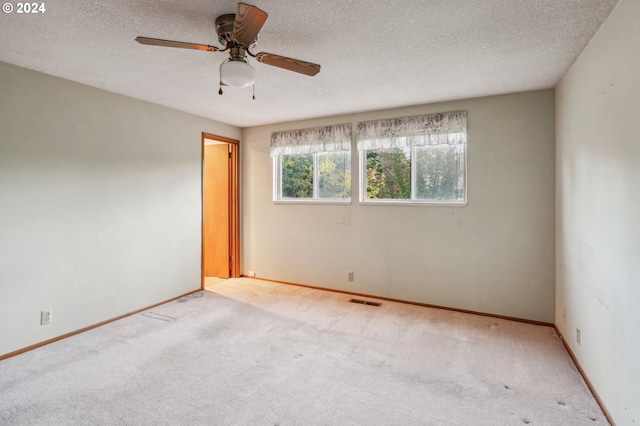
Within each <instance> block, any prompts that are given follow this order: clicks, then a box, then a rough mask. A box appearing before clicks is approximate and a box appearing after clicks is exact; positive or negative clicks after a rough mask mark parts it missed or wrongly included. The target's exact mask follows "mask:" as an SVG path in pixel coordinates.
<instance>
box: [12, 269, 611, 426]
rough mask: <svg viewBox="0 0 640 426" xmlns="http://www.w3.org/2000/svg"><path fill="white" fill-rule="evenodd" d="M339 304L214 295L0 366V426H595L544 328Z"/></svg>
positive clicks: (321, 299) (250, 286) (258, 288)
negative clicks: (542, 425) (472, 425)
mask: <svg viewBox="0 0 640 426" xmlns="http://www.w3.org/2000/svg"><path fill="white" fill-rule="evenodd" d="M200 295H201V296H200ZM198 296H200V297H198ZM349 299H351V297H350V296H347V295H343V294H339V293H332V292H324V291H319V290H313V289H308V288H302V287H294V286H287V285H282V284H275V283H269V282H264V281H259V280H252V279H229V280H224V281H220V282H217V283H214V284H212V285H211V286H208V287H207V290H206V291H204V292H202V293H196V294H195V295H194V296H193V297H188V298H184V299H183V300H182V301H174V302H171V303H168V304H165V305H162V306H159V307H156V308H153V309H151V310H149V311H146V312H143V313H141V314H138V315H134V316H131V317H127V318H125V319H122V320H120V321H116V322H113V323H110V324H108V325H106V326H103V327H100V328H97V329H94V330H91V331H89V332H86V333H82V334H80V335H77V336H74V337H71V338H68V339H65V340H62V341H59V342H56V343H53V344H51V345H48V346H45V347H42V348H39V349H36V350H34V351H31V352H28V353H25V354H22V355H19V356H16V357H13V358H10V359H7V360H4V361H1V362H0V424H2V425H5V424H6V425H71V424H74V425H112V424H113V425H270V426H273V425H280V426H284V425H469V424H475V425H523V424H532V425H534V424H536V425H541V424H547V425H602V424H607V422H606V420H605V417H604V415H603V413H602V411H601V410H600V408H599V407H598V405H597V403H596V402H595V400H594V398H593V396H592V395H591V394H590V392H589V390H588V388H587V387H586V385H585V383H584V381H583V380H582V378H581V376H580V375H579V373H578V372H577V370H576V368H575V366H574V365H573V363H572V361H571V359H570V358H569V355H568V354H567V353H566V351H565V349H564V347H563V346H562V343H561V342H560V339H559V338H558V336H557V335H556V333H555V331H554V329H553V328H550V327H542V326H535V325H529V324H523V323H517V322H512V321H506V320H501V319H495V318H489V317H482V316H475V315H470V314H463V313H456V312H449V311H444V310H438V309H429V308H422V307H417V306H412V305H406V304H400V303H393V302H387V301H382V306H380V307H373V306H367V305H361V304H354V303H349V302H348V300H349ZM367 300H372V299H367Z"/></svg>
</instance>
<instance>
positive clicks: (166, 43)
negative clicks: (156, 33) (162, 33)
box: [136, 37, 220, 52]
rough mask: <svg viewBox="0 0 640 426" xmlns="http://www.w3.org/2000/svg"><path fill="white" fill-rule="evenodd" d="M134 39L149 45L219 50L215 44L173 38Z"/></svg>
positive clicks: (210, 50)
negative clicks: (209, 44) (188, 41)
mask: <svg viewBox="0 0 640 426" xmlns="http://www.w3.org/2000/svg"><path fill="white" fill-rule="evenodd" d="M136 41H137V42H138V43H140V44H148V45H150V46H164V47H179V48H181V49H195V50H207V51H209V52H217V51H218V50H220V49H218V48H217V47H215V46H208V45H206V44H196V43H185V42H183V41H173V40H161V39H159V38H149V37H136Z"/></svg>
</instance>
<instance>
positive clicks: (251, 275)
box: [247, 271, 256, 277]
mask: <svg viewBox="0 0 640 426" xmlns="http://www.w3.org/2000/svg"><path fill="white" fill-rule="evenodd" d="M247 276H249V277H255V276H256V273H255V272H253V271H247Z"/></svg>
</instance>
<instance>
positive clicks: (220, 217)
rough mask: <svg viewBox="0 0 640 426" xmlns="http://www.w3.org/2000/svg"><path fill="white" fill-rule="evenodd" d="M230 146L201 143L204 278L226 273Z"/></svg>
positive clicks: (227, 269)
mask: <svg viewBox="0 0 640 426" xmlns="http://www.w3.org/2000/svg"><path fill="white" fill-rule="evenodd" d="M229 153H230V146H229V144H226V143H215V142H214V143H213V144H208V143H207V144H205V146H204V171H203V174H204V176H203V181H204V189H203V191H204V194H203V195H204V197H203V198H204V211H203V236H202V237H203V263H204V264H203V272H204V276H205V277H220V278H229V276H230V266H229V265H230V263H229V261H230V255H231V254H230V249H229V247H230V245H229V235H230V224H231V223H230V214H229V213H230V205H231V202H230V200H231V198H230V180H229V171H230V168H229V166H230V162H231V158H230V157H231V156H230V155H229Z"/></svg>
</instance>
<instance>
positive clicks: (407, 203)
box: [360, 200, 467, 207]
mask: <svg viewBox="0 0 640 426" xmlns="http://www.w3.org/2000/svg"><path fill="white" fill-rule="evenodd" d="M360 204H361V205H363V206H411V207H466V205H467V202H466V201H408V200H406V201H405V200H398V201H395V200H384V201H383V200H375V201H372V200H360Z"/></svg>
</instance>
